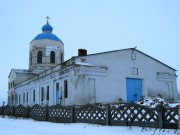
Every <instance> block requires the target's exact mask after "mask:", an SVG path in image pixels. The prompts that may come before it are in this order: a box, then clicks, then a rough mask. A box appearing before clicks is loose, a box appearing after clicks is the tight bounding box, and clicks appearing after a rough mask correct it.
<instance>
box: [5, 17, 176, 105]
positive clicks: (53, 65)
mask: <svg viewBox="0 0 180 135" xmlns="http://www.w3.org/2000/svg"><path fill="white" fill-rule="evenodd" d="M52 31H53V27H52V26H51V25H50V24H49V22H48V20H47V24H45V25H44V26H43V27H42V33H40V34H38V35H37V36H36V37H35V38H34V39H33V40H32V41H31V42H30V49H29V69H12V70H11V71H10V74H9V77H8V78H9V82H8V104H9V105H11V106H17V105H20V104H22V105H24V106H33V105H35V104H39V105H49V106H51V105H56V104H61V105H63V106H67V105H82V104H83V105H84V104H94V103H115V102H119V101H121V102H135V101H137V100H139V99H140V98H141V97H149V96H161V97H163V98H164V99H165V100H168V101H175V102H176V101H177V100H178V96H177V95H178V94H177V83H176V79H177V75H176V70H175V69H174V68H172V67H170V66H168V65H166V64H164V63H162V62H160V61H159V60H157V59H155V58H153V57H151V56H149V55H147V54H145V53H143V52H141V51H140V50H137V49H136V48H127V49H122V50H113V51H109V52H100V53H96V54H87V50H85V49H79V50H78V54H77V56H75V57H72V58H71V59H69V60H66V61H64V44H63V42H62V41H61V39H60V38H58V37H57V36H56V35H55V34H53V33H52Z"/></svg>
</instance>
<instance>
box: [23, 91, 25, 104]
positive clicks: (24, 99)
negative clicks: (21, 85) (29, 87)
mask: <svg viewBox="0 0 180 135" xmlns="http://www.w3.org/2000/svg"><path fill="white" fill-rule="evenodd" d="M23 103H25V93H23Z"/></svg>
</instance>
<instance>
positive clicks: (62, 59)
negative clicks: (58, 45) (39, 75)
mask: <svg viewBox="0 0 180 135" xmlns="http://www.w3.org/2000/svg"><path fill="white" fill-rule="evenodd" d="M63 56H64V54H63V53H61V63H62V62H63V61H64V58H63Z"/></svg>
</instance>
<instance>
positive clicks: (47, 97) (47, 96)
mask: <svg viewBox="0 0 180 135" xmlns="http://www.w3.org/2000/svg"><path fill="white" fill-rule="evenodd" d="M46 99H47V100H49V86H47V95H46Z"/></svg>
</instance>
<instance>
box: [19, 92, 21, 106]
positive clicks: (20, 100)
mask: <svg viewBox="0 0 180 135" xmlns="http://www.w3.org/2000/svg"><path fill="white" fill-rule="evenodd" d="M19 104H21V94H19Z"/></svg>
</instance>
